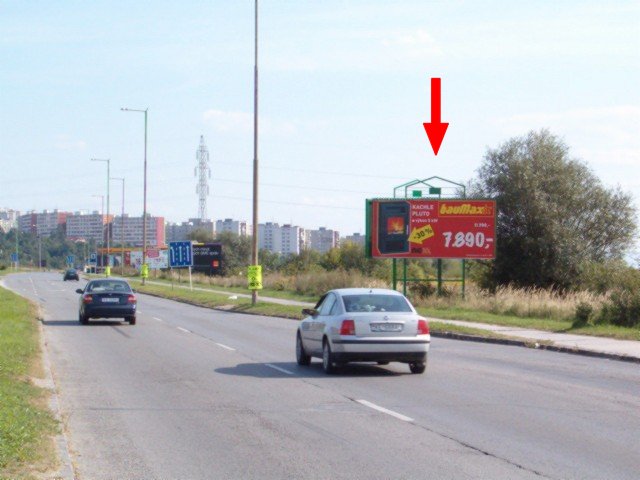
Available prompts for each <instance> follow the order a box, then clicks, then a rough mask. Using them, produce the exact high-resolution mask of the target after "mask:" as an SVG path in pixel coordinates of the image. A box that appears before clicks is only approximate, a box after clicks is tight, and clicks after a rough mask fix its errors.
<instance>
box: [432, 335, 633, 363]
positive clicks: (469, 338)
mask: <svg viewBox="0 0 640 480" xmlns="http://www.w3.org/2000/svg"><path fill="white" fill-rule="evenodd" d="M431 336H432V337H437V338H448V339H450V340H462V341H466V342H478V343H493V344H497V345H509V346H513V347H525V348H533V349H535V350H549V351H550V352H558V353H571V354H573V355H582V356H585V357H596V358H606V359H608V360H617V361H620V362H628V363H640V358H639V357H630V356H628V355H618V354H616V353H606V352H596V351H593V350H585V349H583V348H569V347H560V346H557V345H546V344H544V343H538V342H536V341H533V340H512V339H507V338H504V339H503V338H489V337H478V336H475V335H466V334H463V333H454V332H433V331H432V332H431Z"/></svg>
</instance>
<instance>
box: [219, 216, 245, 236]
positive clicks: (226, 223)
mask: <svg viewBox="0 0 640 480" xmlns="http://www.w3.org/2000/svg"><path fill="white" fill-rule="evenodd" d="M215 232H216V233H220V232H231V233H235V234H236V235H240V236H241V237H246V236H247V235H248V234H249V228H248V225H247V222H245V221H243V220H233V219H232V218H225V219H224V220H218V221H216V227H215Z"/></svg>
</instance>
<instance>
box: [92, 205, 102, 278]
mask: <svg viewBox="0 0 640 480" xmlns="http://www.w3.org/2000/svg"><path fill="white" fill-rule="evenodd" d="M91 196H92V197H95V198H99V199H100V218H101V219H102V228H101V231H102V235H101V237H102V240H100V243H101V244H102V246H103V247H104V195H91ZM100 259H101V260H102V255H100ZM101 263H104V262H101ZM97 269H98V265H97V264H96V271H95V273H98V270H97Z"/></svg>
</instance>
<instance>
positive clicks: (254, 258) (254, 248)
mask: <svg viewBox="0 0 640 480" xmlns="http://www.w3.org/2000/svg"><path fill="white" fill-rule="evenodd" d="M254 40H255V57H254V63H255V67H254V70H253V227H252V230H253V231H252V232H251V233H252V239H251V263H252V264H253V265H258V0H255V39H254ZM257 301H258V290H255V289H254V290H251V304H252V305H255V304H256V303H257Z"/></svg>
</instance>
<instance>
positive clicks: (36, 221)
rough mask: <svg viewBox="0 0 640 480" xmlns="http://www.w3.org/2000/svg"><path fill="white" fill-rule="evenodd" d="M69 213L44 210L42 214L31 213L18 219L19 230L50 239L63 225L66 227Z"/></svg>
mask: <svg viewBox="0 0 640 480" xmlns="http://www.w3.org/2000/svg"><path fill="white" fill-rule="evenodd" d="M67 215H69V212H60V211H58V210H53V211H49V210H44V211H42V212H41V213H36V212H33V211H32V212H29V213H26V214H24V215H20V216H19V217H18V228H19V230H20V231H21V232H23V233H34V234H37V235H39V236H41V237H48V236H50V235H51V233H53V232H54V231H55V230H57V228H58V227H59V226H61V225H64V224H65V222H66V220H67Z"/></svg>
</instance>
